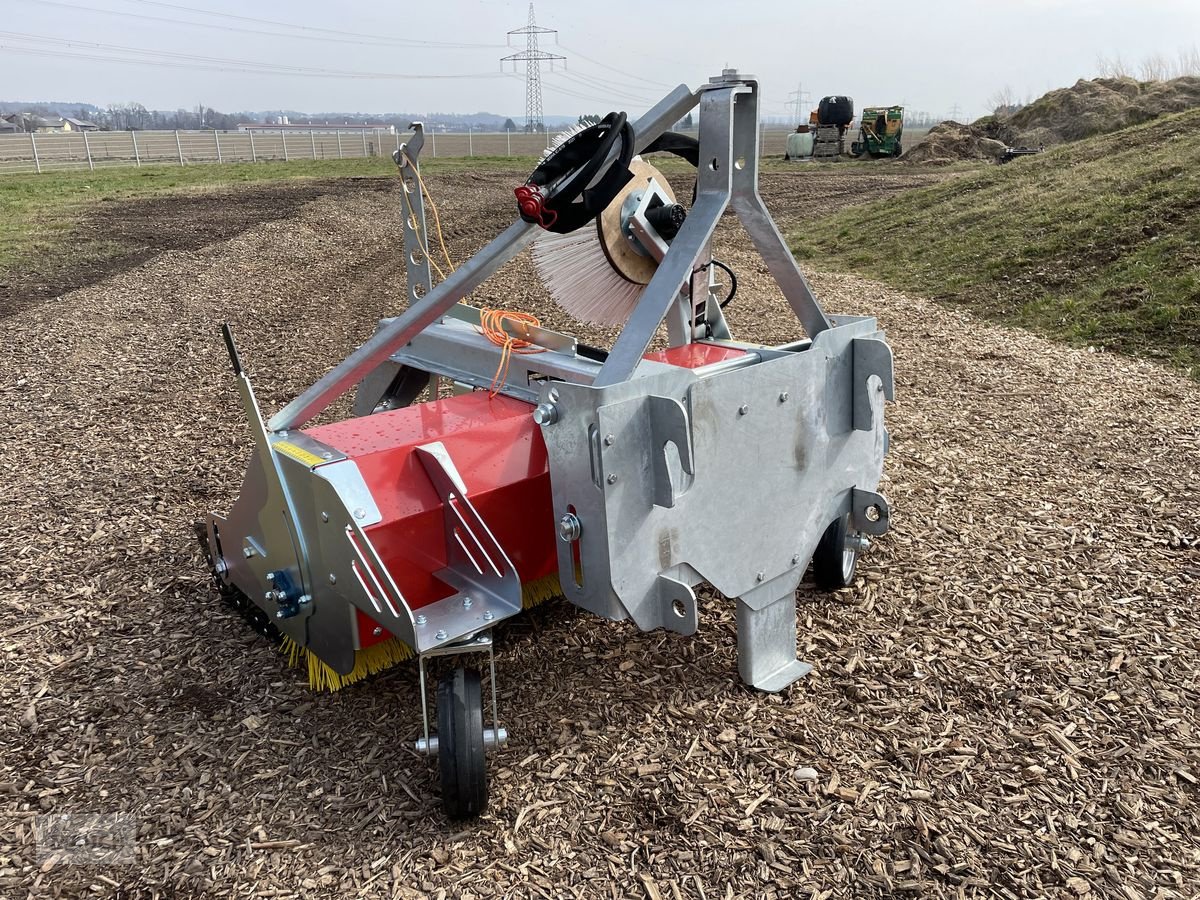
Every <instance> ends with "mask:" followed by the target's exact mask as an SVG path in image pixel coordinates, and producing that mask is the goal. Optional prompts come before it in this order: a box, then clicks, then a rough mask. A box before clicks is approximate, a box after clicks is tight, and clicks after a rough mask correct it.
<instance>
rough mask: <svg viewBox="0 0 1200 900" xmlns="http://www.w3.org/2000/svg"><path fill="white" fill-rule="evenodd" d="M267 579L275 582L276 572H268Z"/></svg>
mask: <svg viewBox="0 0 1200 900" xmlns="http://www.w3.org/2000/svg"><path fill="white" fill-rule="evenodd" d="M267 581H270V582H271V583H274V582H275V573H274V572H268V573H267Z"/></svg>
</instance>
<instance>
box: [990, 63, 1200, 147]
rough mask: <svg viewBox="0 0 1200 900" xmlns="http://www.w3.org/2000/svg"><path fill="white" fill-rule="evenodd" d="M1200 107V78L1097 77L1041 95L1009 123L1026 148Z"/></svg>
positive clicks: (1098, 132) (1017, 113)
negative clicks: (1142, 78) (1147, 79)
mask: <svg viewBox="0 0 1200 900" xmlns="http://www.w3.org/2000/svg"><path fill="white" fill-rule="evenodd" d="M1198 106H1200V77H1197V76H1195V75H1185V76H1183V77H1181V78H1173V79H1171V80H1170V81H1136V80H1135V79H1133V78H1097V79H1095V80H1093V81H1083V80H1080V81H1077V82H1075V84H1074V85H1072V86H1071V87H1069V88H1059V89H1058V90H1055V91H1050V93H1048V94H1046V95H1044V96H1042V97H1039V98H1038V99H1037V100H1034V101H1033V102H1032V103H1030V104H1029V105H1028V106H1025V107H1023V108H1021V109H1019V110H1018V111H1017V112H1015V113H1014V114H1013V115H1012V116H1011V117H1009V118H1008V120H1007V122H1006V124H1007V125H1009V126H1010V127H1011V128H1012V129H1013V131H1015V132H1016V133H1017V135H1019V140H1020V142H1021V143H1023V144H1025V145H1027V146H1035V147H1036V146H1039V145H1050V144H1061V143H1064V142H1066V141H1077V140H1079V139H1080V138H1085V137H1091V136H1092V135H1094V134H1105V133H1106V132H1109V131H1118V130H1120V129H1122V128H1128V127H1129V126H1130V125H1139V124H1141V123H1142V122H1148V121H1150V120H1151V119H1154V118H1157V117H1158V116H1161V115H1166V114H1168V113H1177V112H1184V111H1185V110H1188V109H1192V108H1193V107H1198Z"/></svg>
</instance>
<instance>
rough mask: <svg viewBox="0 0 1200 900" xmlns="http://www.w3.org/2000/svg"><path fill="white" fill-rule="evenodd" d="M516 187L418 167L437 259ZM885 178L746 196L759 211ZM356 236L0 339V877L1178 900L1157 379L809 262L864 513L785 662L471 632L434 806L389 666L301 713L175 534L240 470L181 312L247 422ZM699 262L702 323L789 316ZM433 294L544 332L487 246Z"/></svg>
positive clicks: (298, 218)
mask: <svg viewBox="0 0 1200 900" xmlns="http://www.w3.org/2000/svg"><path fill="white" fill-rule="evenodd" d="M519 174H521V173H517V172H515V171H514V172H513V173H511V174H507V173H494V172H489V173H486V174H475V175H472V174H459V175H446V176H442V177H434V178H431V179H430V181H431V187H432V188H433V190H434V191H435V196H436V198H437V199H438V200H439V201H440V204H441V214H442V221H443V223H445V224H446V225H447V229H448V239H449V242H450V246H451V251H452V253H453V254H454V255H455V257H456V260H458V261H461V260H463V259H465V258H466V257H467V256H468V255H469V253H470V252H471V251H473V250H474V249H476V248H478V247H479V246H481V245H482V244H483V243H484V242H485V241H486V240H488V239H489V238H490V237H491V236H492V235H493V234H495V233H497V232H498V231H499V230H500V229H501V228H502V227H503V226H504V225H505V224H507V222H508V221H509V220H510V217H511V204H512V199H511V193H510V190H511V183H516V181H517V177H518V175H519ZM859 177H866V176H859ZM919 177H920V176H917V175H913V174H908V175H904V174H899V175H888V176H887V177H880V178H874V176H871V179H872V180H866V181H862V182H856V181H854V178H852V177H850V176H842V175H837V174H834V175H828V174H824V175H820V176H812V177H809V176H807V175H806V174H804V173H802V172H799V171H796V172H789V173H787V174H781V175H773V176H769V177H765V178H764V184H763V192H764V195H765V196H766V199H767V201H768V204H769V205H771V207H772V209H773V210H774V211H775V212H776V213H777V214H778V216H779V218H780V220H781V223H782V224H783V226H784V227H786V225H787V223H788V222H789V221H795V219H796V218H798V217H800V216H804V215H811V214H814V212H815V211H820V210H822V209H827V208H832V207H833V206H836V205H838V204H839V203H840V202H845V201H846V200H854V199H863V198H865V197H866V196H870V195H874V194H876V193H880V192H883V191H887V190H895V189H898V188H900V187H904V186H906V185H905V183H904V182H903V179H905V178H909V179H917V178H919ZM889 179H890V180H889ZM280 190H281V191H286V190H287V188H286V187H281V188H280ZM214 202H220V203H227V202H231V201H230V200H229V199H228V198H217V199H216V200H214ZM398 224H399V223H398V216H397V213H396V207H395V204H394V202H393V200H392V198H391V197H390V196H388V195H386V194H382V193H379V192H378V191H375V190H367V189H364V190H363V192H361V193H359V194H350V195H346V194H345V193H344V192H343V193H342V195H340V196H336V197H325V198H317V199H315V200H313V201H311V202H309V203H307V204H306V205H304V206H302V207H300V208H299V209H298V210H296V211H295V213H294V215H292V216H291V217H289V218H285V219H281V220H278V221H269V222H265V223H262V224H258V225H253V226H252V227H249V228H248V230H245V231H243V232H241V233H239V234H237V235H235V236H233V237H231V238H229V239H227V240H219V241H218V242H216V243H212V244H210V245H208V246H205V247H201V248H198V249H190V250H186V251H172V252H166V253H163V254H161V255H158V256H156V257H154V258H152V259H149V260H148V261H146V262H145V263H144V264H142V265H140V266H138V267H136V268H133V269H130V270H128V271H123V272H117V273H115V274H113V275H112V277H110V278H107V279H105V280H102V281H100V282H98V283H96V284H93V285H91V286H88V287H85V288H82V289H79V290H76V291H73V292H71V293H67V294H65V295H63V296H59V297H56V298H53V299H48V300H45V301H44V302H39V303H36V304H33V305H30V306H28V307H27V308H24V309H21V310H18V311H17V312H15V313H14V314H13V315H11V316H9V317H8V318H6V319H4V320H3V326H4V328H3V337H2V338H0V340H2V341H3V353H4V360H3V362H2V363H0V373H2V374H0V409H2V410H3V415H0V485H3V488H2V496H3V498H4V503H3V513H2V515H0V649H2V654H0V666H2V668H3V671H2V678H0V698H2V701H3V709H4V715H3V717H2V718H0V750H2V757H0V896H3V897H14V898H16V897H25V896H32V897H52V896H62V897H80V896H86V897H114V898H116V897H134V896H137V897H142V896H146V897H155V896H157V897H163V898H172V897H200V896H211V897H229V898H243V897H276V898H284V897H306V898H307V897H335V896H336V897H369V898H411V897H425V896H428V897H435V898H490V897H526V896H529V897H554V898H557V897H638V898H650V900H658V898H663V900H676V898H683V897H689V898H690V897H696V898H707V900H717V898H730V897H739V898H780V900H782V898H794V897H801V898H829V897H882V896H892V895H900V896H910V897H911V896H923V897H976V896H987V897H1009V898H1015V897H1062V898H1076V897H1114V898H1126V900H1137V898H1146V900H1149V898H1160V897H1195V896H1197V895H1200V806H1198V804H1197V791H1198V780H1200V735H1198V732H1197V729H1198V726H1200V721H1198V716H1197V709H1196V704H1197V700H1198V697H1200V695H1198V690H1197V688H1198V685H1197V671H1198V669H1200V626H1198V625H1197V621H1196V605H1197V594H1198V593H1200V521H1198V520H1200V516H1198V512H1197V511H1198V510H1200V492H1198V490H1197V486H1196V481H1197V474H1198V473H1200V415H1198V409H1200V405H1198V403H1197V392H1196V384H1195V383H1194V382H1189V381H1187V380H1186V379H1184V378H1182V377H1181V376H1179V375H1177V374H1174V373H1173V372H1170V371H1168V370H1166V369H1163V368H1158V367H1155V366H1153V365H1150V364H1146V363H1140V362H1132V361H1129V360H1126V359H1122V358H1119V357H1114V356H1111V355H1106V354H1097V353H1089V352H1087V351H1086V350H1071V349H1066V348H1064V347H1062V346H1059V345H1055V344H1052V343H1049V342H1047V341H1045V340H1041V339H1039V338H1037V337H1034V336H1031V335H1029V334H1027V333H1024V332H1020V331H1015V330H1010V329H1005V328H1000V327H996V326H993V325H989V324H985V323H982V322H980V321H979V320H977V319H974V318H972V317H970V316H968V315H963V314H960V313H958V312H956V311H955V310H953V309H950V308H947V307H946V306H944V305H939V304H937V303H934V302H931V301H928V300H924V299H921V298H918V297H912V296H906V295H904V294H901V293H897V292H896V291H892V290H889V289H887V288H886V287H883V286H881V285H879V284H876V283H872V282H870V281H867V280H864V279H861V278H856V277H847V276H841V275H829V274H814V275H813V284H814V286H815V287H816V289H817V290H818V292H819V294H820V296H821V297H822V298H823V299H824V301H825V302H826V304H827V305H828V306H829V307H830V308H831V309H832V311H834V312H846V313H851V312H852V313H873V314H875V315H877V316H878V317H879V319H880V321H881V323H882V325H883V327H884V328H886V330H887V332H888V335H889V337H890V340H891V342H892V345H893V347H894V348H895V353H896V373H897V402H896V403H895V404H894V405H892V406H891V407H890V408H889V410H888V415H889V423H890V427H891V437H892V444H891V446H892V452H891V455H890V456H889V458H888V461H887V475H886V481H885V483H884V485H883V490H884V491H885V492H886V493H887V494H888V496H889V498H890V501H891V505H892V509H893V516H894V518H893V530H892V532H891V533H890V534H889V535H887V536H886V537H884V538H883V539H881V540H879V541H877V542H876V544H875V547H874V548H873V549H872V551H871V552H870V554H869V555H868V556H867V557H866V558H865V559H864V560H863V561H862V563H861V564H860V567H859V579H858V583H857V584H856V585H855V586H854V587H853V589H850V590H846V591H843V592H840V593H838V594H835V595H823V594H820V593H817V592H815V591H814V590H811V589H810V587H809V586H807V585H806V586H805V587H804V588H802V590H801V595H800V617H801V623H800V624H801V638H800V648H799V649H800V654H801V657H802V658H804V659H805V660H807V661H809V662H811V663H812V664H813V665H814V666H815V670H814V672H813V674H812V675H811V676H809V677H808V678H807V679H805V680H804V681H802V682H801V683H799V684H797V685H795V686H794V687H793V688H791V689H790V690H788V691H787V692H786V693H784V694H782V695H779V696H769V695H763V694H758V693H755V692H753V691H751V690H749V689H747V688H746V687H744V686H743V685H742V684H741V683H740V682H739V680H738V678H737V674H736V672H737V670H736V660H735V655H734V648H735V636H734V626H733V617H732V609H733V606H732V602H731V601H728V600H725V599H722V598H717V597H712V596H709V597H708V599H707V600H706V602H705V604H704V612H703V616H702V622H701V628H700V632H699V634H698V635H697V636H696V637H694V638H680V637H678V636H676V635H671V634H658V633H650V634H642V633H639V632H638V631H636V630H635V629H634V628H632V627H631V626H628V625H615V624H611V623H608V622H606V621H601V620H598V619H595V618H593V617H591V616H589V615H587V614H584V613H577V612H575V611H574V610H573V609H572V608H570V607H566V606H563V605H553V606H550V607H543V608H542V609H540V610H538V611H536V612H535V613H534V614H532V615H529V616H527V617H525V618H523V619H521V620H520V621H516V622H514V623H511V624H510V625H509V626H507V627H505V628H503V629H501V633H500V635H499V638H500V646H499V654H498V659H497V662H498V667H499V672H500V679H501V681H500V684H501V695H500V704H501V711H502V716H503V718H504V720H505V724H506V725H507V727H508V728H509V731H510V734H511V736H512V737H511V742H510V744H509V746H508V748H507V749H505V750H504V751H502V752H500V753H499V754H497V755H495V756H494V757H493V758H492V760H491V773H492V782H491V784H492V802H491V806H490V809H489V811H488V813H487V815H486V816H485V817H484V818H483V819H482V820H480V821H478V822H475V823H469V824H448V823H447V822H446V821H445V820H444V819H443V818H442V816H441V814H440V812H439V809H438V800H437V781H436V773H435V771H434V769H433V767H431V765H430V764H429V763H428V762H427V761H426V760H425V759H423V758H421V757H418V756H417V755H416V754H415V752H414V751H413V749H412V740H413V738H414V737H415V736H416V733H417V729H418V726H419V703H418V699H417V695H416V679H415V670H414V668H412V667H401V668H398V669H395V670H393V671H391V672H389V673H386V674H384V675H383V676H381V677H377V678H375V679H373V680H371V681H369V682H367V683H365V684H361V685H359V686H357V687H354V688H353V689H349V690H345V691H342V692H340V693H338V694H334V695H315V694H312V693H310V692H309V691H308V689H307V688H306V686H305V684H304V683H303V680H302V676H301V674H300V673H299V672H298V671H295V670H290V669H287V668H285V666H284V661H283V659H282V658H281V656H280V655H279V653H278V652H277V651H276V650H275V648H273V647H272V646H271V645H269V644H268V643H266V642H265V641H263V640H262V639H260V638H258V637H257V636H255V635H254V634H252V633H250V632H249V631H248V630H247V628H246V627H245V626H244V624H243V623H242V622H241V620H240V619H238V618H236V617H235V616H234V615H233V614H231V613H229V612H227V611H226V610H225V609H224V608H223V607H222V606H221V605H220V604H219V603H218V601H217V598H216V597H215V595H214V593H213V591H212V589H211V588H210V586H209V582H208V578H207V575H206V573H205V572H204V569H203V563H202V560H201V557H200V554H199V552H198V548H197V546H196V543H195V538H194V536H193V535H192V532H191V526H192V523H193V522H194V521H196V520H198V519H200V518H201V517H202V516H203V515H204V514H205V513H206V512H207V511H208V510H210V509H216V510H225V509H227V508H228V507H229V505H230V503H231V501H232V499H233V498H234V496H235V495H236V492H237V491H238V489H239V487H240V482H241V478H242V474H243V471H244V465H245V461H246V457H247V454H248V452H249V450H250V443H249V436H248V432H247V428H246V425H245V423H244V422H243V421H242V416H241V412H240V410H239V408H238V405H237V403H236V400H235V392H234V386H233V382H232V378H231V376H230V374H229V371H228V365H227V361H226V357H225V353H224V349H223V347H222V345H221V341H220V338H219V336H218V332H217V324H218V323H219V322H221V321H223V320H228V321H230V322H231V323H232V324H233V326H234V328H235V329H236V332H237V335H238V339H239V341H240V343H241V346H242V350H243V354H244V357H245V360H246V362H247V364H248V366H249V368H250V369H251V371H252V373H253V374H254V376H255V377H256V383H257V386H258V389H259V393H260V399H261V401H262V402H263V404H264V406H265V407H267V408H276V407H278V406H279V405H280V404H281V403H282V402H284V401H286V400H287V399H290V398H291V396H293V395H294V394H296V393H297V392H298V391H300V390H301V389H302V388H304V387H305V386H307V385H308V384H309V383H310V382H311V381H312V380H313V379H314V378H315V377H316V376H317V375H318V374H320V372H322V371H323V370H324V369H325V368H326V367H328V366H329V365H331V364H332V363H333V362H335V361H336V360H337V359H339V358H341V356H342V355H343V354H344V353H345V352H347V351H348V350H349V349H351V348H352V347H353V346H355V345H356V344H357V343H358V342H359V341H361V340H362V339H363V338H364V336H365V335H367V334H368V333H369V332H370V331H371V329H372V328H373V327H374V324H375V322H376V320H377V319H378V318H379V317H380V316H382V315H385V314H389V313H393V312H394V311H395V308H396V307H395V302H396V301H395V299H394V298H396V297H399V296H401V295H402V291H401V288H400V287H399V285H400V283H401V282H400V279H401V278H402V270H401V269H400V268H399V262H398V261H399V259H400V253H399V249H398V246H399V240H400V238H399V229H398ZM718 243H719V253H720V255H721V256H722V257H723V258H724V259H726V261H728V262H729V263H730V264H731V265H732V266H733V268H734V269H735V270H736V271H737V272H738V275H739V278H740V280H741V288H740V290H739V293H738V298H737V300H736V301H735V302H734V304H733V305H732V306H731V307H730V309H729V312H730V318H731V321H732V325H733V327H734V328H735V331H736V332H737V333H738V334H739V335H741V336H745V337H748V338H751V339H759V340H763V341H783V340H787V339H790V338H792V337H795V336H797V334H798V326H797V325H796V323H795V322H794V320H793V318H792V317H791V316H790V314H789V313H788V310H787V307H786V305H785V304H784V303H783V301H782V299H781V298H780V297H779V295H778V293H777V291H775V290H774V289H773V288H772V287H771V286H770V283H769V281H768V279H767V277H766V274H765V268H764V267H763V266H762V264H761V263H760V262H759V261H758V260H757V258H756V257H755V256H753V255H752V254H751V253H750V252H749V251H748V249H747V247H746V241H745V239H744V236H742V235H741V233H740V232H739V231H738V230H737V229H736V228H734V227H732V226H728V227H724V228H723V229H722V234H721V237H720V240H719V242H718ZM473 299H474V301H475V302H477V303H481V304H487V305H496V306H503V307H506V308H524V309H529V310H531V311H533V312H535V313H538V314H540V315H542V316H543V318H544V320H545V321H546V322H547V323H548V324H550V325H552V326H566V327H573V326H571V323H569V322H568V321H566V319H565V316H564V315H562V314H561V313H558V312H557V311H556V310H555V309H554V308H553V307H551V306H549V305H548V303H547V301H546V298H545V296H544V294H543V293H542V292H541V290H540V288H539V287H538V286H537V285H536V283H535V281H534V277H533V274H532V268H531V266H530V264H529V262H528V259H527V258H525V257H522V258H520V259H518V260H517V261H515V262H514V263H513V264H511V265H510V266H509V267H507V268H506V269H505V270H504V271H503V272H502V273H501V274H500V276H499V277H498V278H497V279H496V280H494V281H493V282H491V283H489V285H487V286H486V287H485V288H483V289H481V290H480V291H479V292H478V293H477V295H476V296H475V297H474V298H473ZM585 333H587V334H589V336H592V337H596V338H604V337H606V335H604V334H599V335H597V334H595V333H594V332H590V333H589V332H585ZM607 336H608V337H611V335H607ZM342 409H343V414H344V407H342ZM780 502H803V498H780ZM747 552H751V548H750V547H747ZM63 813H78V814H84V813H92V814H100V815H113V814H124V815H125V816H128V817H132V819H133V821H134V822H135V823H136V839H135V840H134V841H133V845H134V846H133V848H132V852H133V854H134V859H133V861H132V863H130V864H127V865H119V866H97V865H82V864H71V863H70V862H69V861H64V860H62V859H59V858H57V857H55V856H53V855H51V856H46V855H45V854H44V853H39V847H38V845H37V843H36V841H35V827H37V826H38V824H39V823H44V822H45V821H46V819H45V818H44V817H45V816H47V815H56V814H63ZM43 849H44V848H43Z"/></svg>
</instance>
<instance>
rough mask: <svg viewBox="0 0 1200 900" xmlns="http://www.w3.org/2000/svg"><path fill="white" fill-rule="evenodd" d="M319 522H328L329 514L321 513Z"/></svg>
mask: <svg viewBox="0 0 1200 900" xmlns="http://www.w3.org/2000/svg"><path fill="white" fill-rule="evenodd" d="M321 521H322V522H328V521H329V513H327V512H323V513H321Z"/></svg>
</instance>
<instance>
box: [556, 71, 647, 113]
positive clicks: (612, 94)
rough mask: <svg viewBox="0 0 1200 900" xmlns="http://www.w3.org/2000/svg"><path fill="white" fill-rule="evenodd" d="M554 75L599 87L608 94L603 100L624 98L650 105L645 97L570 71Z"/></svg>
mask: <svg viewBox="0 0 1200 900" xmlns="http://www.w3.org/2000/svg"><path fill="white" fill-rule="evenodd" d="M555 75H556V76H557V77H559V78H565V79H567V80H568V81H570V82H572V83H573V84H576V85H580V86H582V87H585V88H592V89H599V90H600V91H603V92H605V93H606V94H608V99H607V100H606V101H605V102H612V101H613V100H626V101H628V102H630V103H644V104H646V105H647V106H649V105H650V102H649V101H648V100H647V98H646V97H639V96H636V95H634V94H631V93H629V92H628V91H622V90H617V89H616V88H610V87H608V86H607V85H603V84H599V83H596V84H593V83H592V82H591V81H588V80H587V79H585V78H580V77H578V76H576V75H573V74H571V73H570V72H566V71H563V72H556V73H555Z"/></svg>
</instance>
